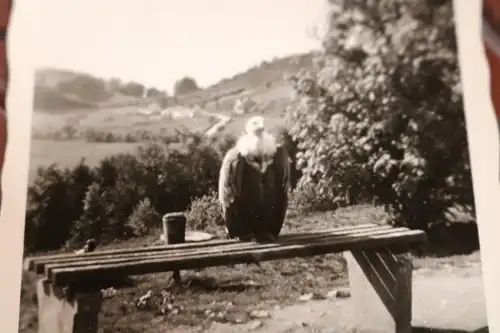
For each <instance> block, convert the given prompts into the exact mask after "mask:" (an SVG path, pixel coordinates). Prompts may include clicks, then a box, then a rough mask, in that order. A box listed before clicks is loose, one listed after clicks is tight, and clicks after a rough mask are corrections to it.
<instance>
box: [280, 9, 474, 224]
mask: <svg viewBox="0 0 500 333" xmlns="http://www.w3.org/2000/svg"><path fill="white" fill-rule="evenodd" d="M329 3H330V4H331V12H330V19H329V22H330V26H329V31H328V34H327V36H326V37H325V40H324V49H325V50H324V51H325V52H324V54H323V56H322V57H321V61H317V62H316V64H317V66H318V69H317V71H315V72H310V73H307V72H303V73H300V75H298V76H297V77H296V78H295V79H294V84H295V90H296V93H297V100H296V103H295V105H294V107H293V108H291V109H290V114H289V115H290V117H291V120H292V124H293V126H292V128H291V134H292V136H293V137H294V139H296V140H297V141H298V142H299V144H298V150H299V153H298V160H297V164H298V167H299V168H300V169H301V171H302V172H303V176H302V178H303V179H302V181H304V182H306V183H308V184H310V185H309V186H312V188H314V189H315V190H316V191H317V193H320V194H321V195H323V193H327V194H328V196H333V198H332V200H333V201H335V203H336V204H337V205H348V204H357V203H375V204H382V205H384V206H385V207H386V208H387V210H388V211H389V212H390V213H391V215H393V216H394V221H393V222H394V223H396V224H405V225H407V226H409V227H411V228H422V229H427V228H428V227H429V225H430V224H431V223H434V222H436V223H437V222H441V221H443V220H444V215H445V213H446V211H447V210H448V209H449V208H450V207H453V206H455V205H459V206H461V207H467V208H469V210H470V213H471V214H473V191H472V182H471V175H470V163H469V155H468V145H467V137H466V129H465V121H464V113H463V104H462V96H461V90H460V77H459V67H458V61H457V50H456V40H455V33H454V20H453V11H452V4H451V1H449V0H447V1H440V2H439V3H434V2H432V3H431V2H414V1H411V0H381V1H356V0H347V1H339V0H330V1H329ZM356 41H357V42H356Z"/></svg>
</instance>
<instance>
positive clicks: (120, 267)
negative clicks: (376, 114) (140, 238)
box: [48, 228, 425, 285]
mask: <svg viewBox="0 0 500 333" xmlns="http://www.w3.org/2000/svg"><path fill="white" fill-rule="evenodd" d="M401 229H404V230H401ZM424 239H425V233H424V232H423V231H420V230H409V229H406V228H392V229H391V230H388V231H386V232H380V233H379V234H374V233H368V234H367V235H362V236H356V235H347V236H340V237H335V236H329V237H322V238H320V239H319V240H318V241H317V242H308V243H304V244H293V243H292V244H286V243H285V244H280V243H272V244H262V245H259V246H255V245H254V246H253V247H252V248H251V249H248V248H245V249H235V250H230V251H227V252H224V251H222V252H221V251H212V252H209V253H203V252H199V253H189V255H178V256H164V257H162V258H150V259H149V258H148V259H144V260H133V261H130V262H122V263H102V264H95V265H88V266H78V267H67V268H65V267H57V266H56V265H54V266H52V267H50V266H48V271H49V276H48V278H49V279H50V280H51V281H52V283H53V284H55V285H67V284H71V283H73V282H75V281H78V280H91V281H92V280H94V281H95V280H99V279H102V278H110V277H120V276H126V275H142V274H149V273H159V272H167V271H173V270H186V269H199V268H206V267H214V266H224V265H234V264H240V263H248V262H255V261H269V260H276V259H288V258H293V257H308V256H315V255H321V254H327V253H335V252H343V251H352V250H363V249H373V248H378V247H390V246H392V245H410V244H412V243H418V242H422V241H424Z"/></svg>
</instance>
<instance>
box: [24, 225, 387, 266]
mask: <svg viewBox="0 0 500 333" xmlns="http://www.w3.org/2000/svg"><path fill="white" fill-rule="evenodd" d="M390 228H391V227H389V226H377V225H374V224H365V225H360V226H357V227H354V228H353V227H344V228H333V229H326V230H320V231H316V232H309V233H303V232H301V233H298V232H297V233H289V234H284V235H282V236H280V238H279V241H280V242H281V241H289V240H293V239H301V238H311V237H315V236H318V235H325V234H336V235H341V234H347V233H352V234H355V233H357V232H361V231H369V230H372V231H376V230H387V229H390ZM256 244H258V243H255V242H241V241H237V240H231V241H227V240H222V241H220V240H219V241H206V242H197V243H185V244H175V245H167V246H151V247H144V248H135V249H123V250H106V251H95V252H89V253H84V254H73V253H65V254H58V255H48V256H38V257H28V258H26V259H25V262H24V265H23V266H24V269H25V270H28V271H34V272H36V273H37V274H42V273H43V272H44V267H45V265H47V264H54V263H61V264H62V263H66V262H71V263H76V262H82V261H93V260H101V259H118V258H132V257H141V256H150V255H158V254H162V253H164V254H171V253H175V252H186V251H188V250H193V251H200V250H204V249H207V248H218V247H229V246H234V247H235V248H236V247H243V246H255V245H256Z"/></svg>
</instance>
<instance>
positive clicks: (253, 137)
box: [236, 116, 278, 174]
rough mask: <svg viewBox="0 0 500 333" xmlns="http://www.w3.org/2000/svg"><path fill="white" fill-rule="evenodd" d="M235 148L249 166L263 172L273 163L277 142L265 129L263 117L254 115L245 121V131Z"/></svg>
mask: <svg viewBox="0 0 500 333" xmlns="http://www.w3.org/2000/svg"><path fill="white" fill-rule="evenodd" d="M236 149H237V150H238V152H239V153H240V154H241V156H242V157H243V158H244V159H245V160H246V161H247V162H248V164H249V165H250V166H252V167H253V168H255V169H256V170H258V171H259V172H260V173H262V174H264V173H265V172H266V170H267V168H268V167H269V166H270V165H271V164H272V163H273V160H274V155H275V154H276V151H277V149H278V144H277V141H276V138H275V137H274V136H273V135H272V134H271V133H269V132H268V131H267V129H266V127H265V123H264V118H263V117H261V116H254V117H251V118H250V119H249V120H248V121H247V122H246V124H245V133H244V134H243V135H242V136H241V137H240V138H239V139H238V141H237V142H236Z"/></svg>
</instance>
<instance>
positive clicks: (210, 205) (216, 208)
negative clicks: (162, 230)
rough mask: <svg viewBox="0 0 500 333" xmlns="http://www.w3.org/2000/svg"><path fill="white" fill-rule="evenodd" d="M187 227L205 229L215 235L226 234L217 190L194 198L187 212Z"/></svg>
mask: <svg viewBox="0 0 500 333" xmlns="http://www.w3.org/2000/svg"><path fill="white" fill-rule="evenodd" d="M186 218H187V228H189V229H190V230H198V231H205V232H208V233H211V234H213V235H218V236H221V235H223V234H224V220H223V218H222V209H221V206H220V203H219V200H218V198H217V193H216V192H215V191H210V193H208V194H206V195H204V196H202V197H200V198H196V199H194V200H193V201H192V202H191V204H190V205H189V208H188V210H187V213H186Z"/></svg>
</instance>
